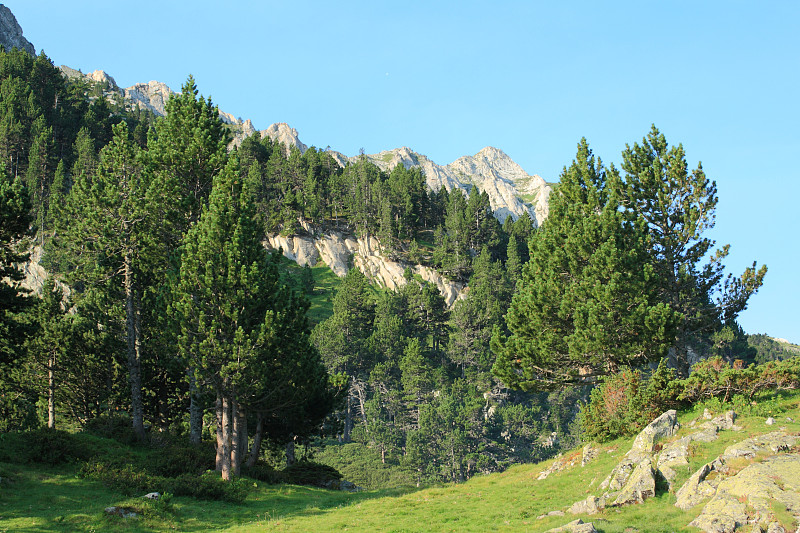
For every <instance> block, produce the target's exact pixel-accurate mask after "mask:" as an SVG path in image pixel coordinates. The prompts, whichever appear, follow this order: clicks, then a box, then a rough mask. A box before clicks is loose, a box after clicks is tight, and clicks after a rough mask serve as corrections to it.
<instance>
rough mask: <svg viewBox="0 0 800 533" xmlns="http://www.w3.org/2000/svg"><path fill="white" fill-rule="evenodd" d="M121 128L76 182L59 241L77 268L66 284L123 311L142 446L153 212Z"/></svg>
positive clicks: (136, 426)
mask: <svg viewBox="0 0 800 533" xmlns="http://www.w3.org/2000/svg"><path fill="white" fill-rule="evenodd" d="M137 153H138V146H136V145H135V144H134V143H133V142H132V141H131V139H130V137H129V135H128V127H127V125H126V124H125V122H121V123H120V124H117V125H116V126H114V137H113V139H112V140H111V143H109V144H108V145H107V146H106V147H105V148H104V149H103V150H102V152H101V154H100V164H99V167H98V169H97V172H96V174H95V175H93V176H92V175H88V174H86V173H83V172H82V173H81V174H80V175H78V176H76V182H75V186H74V187H73V188H72V190H71V192H70V201H69V204H70V209H71V211H70V212H71V214H72V216H73V217H75V218H74V220H73V221H72V223H71V224H70V225H69V226H68V227H67V228H65V234H64V235H63V236H62V239H61V241H62V242H63V244H64V246H65V247H66V248H67V249H69V250H72V251H73V253H72V254H71V256H70V260H71V261H73V262H74V263H75V264H76V266H77V267H78V268H77V269H76V270H75V271H74V272H72V273H71V275H70V276H69V281H71V282H80V283H81V284H84V285H86V286H87V288H89V289H90V290H101V291H107V292H108V293H109V295H110V297H111V298H112V300H116V302H118V303H120V304H121V305H122V307H123V316H124V323H125V332H124V338H125V339H126V354H127V366H128V381H129V385H130V394H131V419H132V422H133V429H134V431H135V433H136V435H137V438H138V439H139V440H140V441H144V440H145V439H146V434H145V430H144V411H143V404H142V374H141V366H142V328H141V313H142V310H141V301H142V294H143V291H144V287H143V283H142V281H143V280H142V273H143V272H144V270H145V264H146V262H147V261H148V257H149V255H150V253H151V250H152V248H153V243H152V241H151V239H152V227H153V224H152V219H151V218H150V217H151V216H152V215H153V212H154V210H153V209H151V208H150V207H151V206H150V205H149V204H148V200H147V189H148V183H147V179H146V174H143V173H142V168H141V164H140V157H139V156H138V155H137Z"/></svg>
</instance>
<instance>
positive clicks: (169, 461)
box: [145, 442, 216, 477]
mask: <svg viewBox="0 0 800 533" xmlns="http://www.w3.org/2000/svg"><path fill="white" fill-rule="evenodd" d="M215 461H216V452H215V451H214V444H213V443H211V442H202V443H200V445H198V446H195V445H187V444H179V443H173V442H167V443H166V444H165V445H164V446H162V447H159V448H158V450H157V453H153V454H150V458H149V459H148V461H147V462H146V463H145V468H146V469H147V472H148V473H150V474H152V475H156V476H165V477H176V476H180V475H183V474H191V475H195V476H196V475H200V474H202V473H203V472H205V471H206V470H213V469H214V463H215Z"/></svg>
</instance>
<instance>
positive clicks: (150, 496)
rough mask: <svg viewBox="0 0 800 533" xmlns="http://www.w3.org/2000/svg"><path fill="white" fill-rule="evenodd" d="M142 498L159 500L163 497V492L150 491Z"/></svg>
mask: <svg viewBox="0 0 800 533" xmlns="http://www.w3.org/2000/svg"><path fill="white" fill-rule="evenodd" d="M142 498H146V499H148V500H158V499H159V498H161V494H160V493H158V492H149V493H147V494H145V495H144V496H142Z"/></svg>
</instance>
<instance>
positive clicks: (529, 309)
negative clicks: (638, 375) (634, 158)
mask: <svg viewBox="0 0 800 533" xmlns="http://www.w3.org/2000/svg"><path fill="white" fill-rule="evenodd" d="M621 192H622V191H621V182H620V180H619V177H618V175H617V173H616V171H615V170H614V169H613V167H612V168H611V169H610V170H608V171H606V169H605V168H604V167H603V165H602V163H601V162H600V161H599V160H597V161H596V160H595V157H594V156H593V154H592V152H591V150H590V149H589V147H588V145H587V143H586V141H585V139H584V140H582V141H581V143H580V144H579V145H578V153H577V156H576V159H575V160H574V161H573V163H572V165H570V167H569V168H568V169H567V168H565V169H564V172H562V174H561V183H560V185H559V188H558V190H557V191H556V193H554V194H553V195H552V196H551V199H550V216H549V217H548V219H547V221H546V222H545V223H544V225H543V226H542V228H541V229H540V230H539V231H538V232H537V233H536V234H535V235H534V237H533V238H532V240H531V259H530V261H529V262H528V263H527V264H526V265H525V267H524V268H523V272H522V278H521V279H520V281H519V282H518V283H517V291H516V293H515V294H514V297H513V300H512V303H511V308H510V309H509V311H508V314H507V315H506V323H507V326H508V329H509V331H510V335H509V336H507V337H506V336H505V335H503V334H501V333H500V331H499V328H498V329H497V330H496V331H495V334H494V335H493V338H492V350H493V351H494V352H495V354H496V355H497V360H496V361H495V365H494V368H493V372H494V374H495V375H496V376H497V377H499V378H500V379H501V380H502V381H503V382H504V383H505V384H506V385H508V386H511V387H517V388H522V389H526V390H527V389H547V388H553V387H558V386H561V385H564V384H569V383H581V382H592V381H594V380H596V379H597V378H598V377H599V376H602V375H605V374H608V373H613V372H615V371H616V369H617V368H619V366H621V365H635V364H640V363H644V362H647V361H651V360H655V359H658V358H659V357H660V356H661V355H663V353H664V352H665V350H666V348H667V347H668V345H669V335H670V334H671V331H672V329H671V328H672V326H673V324H674V318H673V316H672V314H671V312H670V310H669V309H668V308H667V307H666V305H664V304H663V303H659V301H658V294H657V292H656V286H655V283H654V279H653V273H652V268H651V267H650V265H649V264H648V261H647V259H648V257H647V250H646V248H645V244H646V233H645V231H644V229H643V228H642V227H641V226H640V225H639V224H637V223H636V219H635V218H633V217H631V216H629V214H628V213H626V212H624V210H623V209H622V203H621V202H622V197H621Z"/></svg>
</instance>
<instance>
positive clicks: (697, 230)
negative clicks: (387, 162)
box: [0, 50, 779, 483]
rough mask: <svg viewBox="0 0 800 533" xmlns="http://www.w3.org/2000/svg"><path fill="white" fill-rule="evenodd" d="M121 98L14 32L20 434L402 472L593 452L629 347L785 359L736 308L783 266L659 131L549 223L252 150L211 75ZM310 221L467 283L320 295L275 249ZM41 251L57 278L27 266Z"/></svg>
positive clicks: (653, 355) (430, 476)
mask: <svg viewBox="0 0 800 533" xmlns="http://www.w3.org/2000/svg"><path fill="white" fill-rule="evenodd" d="M103 95H104V93H103V87H99V86H92V85H89V84H87V83H86V82H85V81H81V79H79V78H73V79H71V80H67V79H65V78H64V77H63V76H62V74H61V73H60V71H59V70H58V69H56V68H55V67H54V66H53V65H52V63H51V61H50V60H49V59H48V58H47V57H46V56H45V55H44V54H41V55H39V56H38V57H35V58H34V57H31V56H30V55H28V54H26V53H25V52H20V51H17V50H13V51H11V52H0V161H2V169H0V180H2V181H0V201H2V205H3V219H2V232H0V247H2V248H1V249H2V253H3V255H2V257H0V261H1V262H0V266H1V267H2V268H3V277H4V278H7V279H8V280H9V281H10V282H11V284H3V285H2V287H3V292H2V293H1V294H0V297H1V298H2V299H0V312H1V313H2V317H3V323H2V324H3V325H2V329H0V365H2V377H1V378H0V431H4V432H8V431H12V430H22V431H29V430H33V429H36V428H38V427H40V426H45V425H46V426H48V427H50V428H69V429H72V430H78V429H82V428H84V429H85V428H115V429H114V431H118V430H119V431H123V430H124V431H127V432H130V434H131V436H132V438H134V439H135V440H136V441H138V442H140V443H146V442H150V441H152V440H153V439H154V436H156V435H172V436H173V437H175V438H178V439H181V440H182V441H185V442H186V443H187V444H188V443H191V445H194V446H203V445H204V443H205V444H208V443H213V444H214V447H215V450H216V460H215V462H216V467H217V469H218V470H220V471H221V472H222V477H223V478H224V479H231V478H234V477H236V476H237V475H239V474H240V473H241V472H242V468H245V469H247V468H250V469H253V468H257V467H258V466H259V465H261V466H262V467H264V468H267V467H280V466H283V465H285V464H287V463H288V464H291V463H292V462H293V461H294V460H295V459H296V458H299V457H306V458H309V459H310V458H313V457H314V456H315V454H316V455H317V456H321V455H320V454H325V457H333V456H335V455H336V454H335V453H332V452H331V449H336V447H339V446H344V445H349V448H348V449H349V450H353V449H354V448H353V444H355V445H356V448H355V450H356V451H355V452H354V453H355V455H356V456H357V459H358V460H365V458H371V459H372V460H374V461H376V462H377V461H380V464H382V465H387V466H386V468H389V469H394V471H395V472H398V473H399V474H397V475H398V476H400V478H401V479H403V480H404V481H406V482H416V483H421V482H425V481H433V480H447V481H462V480H465V479H467V478H469V477H470V476H473V475H475V474H477V473H481V472H484V473H487V472H493V471H501V470H504V469H505V468H507V467H508V465H510V464H512V463H519V462H531V461H537V460H540V459H544V458H547V457H549V456H552V455H554V454H556V453H558V452H559V451H560V450H562V449H565V448H569V447H572V446H573V445H575V444H576V443H577V442H579V438H580V436H579V432H580V422H579V419H580V417H579V413H580V411H581V406H584V405H585V404H586V402H588V401H589V398H590V396H589V394H590V389H591V388H592V387H594V386H595V385H597V384H598V383H601V382H603V380H605V379H607V377H608V376H613V375H616V374H617V373H619V372H622V371H624V370H625V369H627V368H629V367H634V368H637V369H639V371H642V372H644V374H645V375H647V374H649V373H650V372H651V371H653V370H655V367H656V366H657V364H658V362H659V361H661V360H662V359H669V360H670V362H671V365H672V366H673V367H674V368H675V369H676V370H677V375H678V377H685V376H686V375H687V374H688V370H689V367H690V365H691V364H692V363H695V362H696V361H698V360H699V359H702V358H705V357H708V356H714V355H717V356H721V357H722V358H724V360H725V361H728V362H729V363H732V362H734V361H736V360H740V361H741V363H737V365H739V366H740V367H741V365H745V366H746V364H748V363H751V362H756V361H758V362H762V361H763V360H768V359H769V360H771V359H777V358H779V357H777V356H774V355H769V354H767V355H758V356H757V352H755V351H754V350H753V349H752V348H750V347H749V346H748V343H747V338H746V336H745V333H744V332H743V331H742V330H741V328H740V327H739V326H738V324H737V323H736V316H737V314H738V313H739V312H740V311H741V310H742V309H744V308H745V307H746V304H747V300H748V298H749V297H750V296H751V295H752V294H753V293H754V292H755V291H757V290H758V288H759V287H760V286H761V284H762V282H763V279H764V275H765V272H766V270H765V268H763V267H762V268H760V269H758V268H756V265H755V264H754V265H753V267H752V268H749V269H747V270H746V271H745V272H744V273H743V274H742V275H741V276H739V277H731V276H728V277H727V278H726V277H725V276H724V271H723V268H724V265H723V260H724V258H725V256H726V255H727V250H728V248H727V246H725V247H722V248H721V249H719V250H717V251H714V250H712V246H713V243H712V242H711V241H710V240H709V239H707V238H706V237H704V236H703V231H704V230H706V229H708V228H710V227H711V226H712V225H713V211H714V209H715V206H716V203H717V197H716V186H715V184H714V182H713V181H711V180H709V179H708V178H706V177H705V175H704V174H703V172H702V168H698V169H697V170H695V171H692V172H691V173H690V172H689V171H688V170H687V168H688V167H687V165H686V162H685V158H684V154H683V149H682V147H681V146H680V145H678V146H669V145H668V144H667V142H666V140H665V139H664V136H663V135H661V134H660V132H658V130H657V129H655V127H653V128H652V130H651V131H650V132H649V133H648V135H647V136H646V137H645V138H644V139H643V140H642V141H641V143H634V145H633V146H632V147H629V148H628V149H627V150H626V152H625V153H623V161H624V164H623V166H622V169H621V170H617V169H615V168H614V167H613V166H612V167H609V168H606V167H604V166H603V165H602V163H600V161H599V159H596V158H595V156H594V154H593V153H592V151H591V150H590V149H589V146H588V143H587V142H586V141H585V140H584V141H582V142H581V143H580V144H579V146H578V151H577V154H576V158H575V160H574V161H573V162H572V163H571V165H569V166H568V167H566V168H565V171H564V173H563V174H562V176H561V182H560V185H559V186H558V188H557V190H556V191H555V192H554V193H553V194H552V195H551V204H550V206H551V211H550V218H548V220H547V221H546V222H545V224H544V225H543V226H542V227H541V228H537V227H536V226H535V224H534V222H533V221H532V220H531V219H530V218H529V217H528V216H526V215H523V216H521V217H519V218H518V219H516V220H514V219H513V217H508V218H506V219H505V221H504V223H502V224H501V223H500V222H499V221H498V220H497V219H496V218H495V217H494V216H493V214H492V209H491V206H490V205H489V198H488V196H487V194H486V193H485V192H482V191H480V190H478V189H477V188H473V190H472V191H471V192H470V194H469V195H464V194H462V192H461V191H460V190H453V191H451V192H449V193H448V192H447V190H446V189H445V188H441V189H439V190H430V189H429V188H428V187H427V186H426V180H425V176H424V174H423V173H422V171H421V170H420V169H419V168H410V169H409V168H406V167H405V166H403V165H397V166H395V167H394V168H393V169H391V170H389V171H385V170H381V169H380V168H379V167H378V166H376V165H375V164H374V163H372V162H370V161H369V160H368V159H367V158H366V157H361V158H358V159H357V160H356V161H354V162H352V163H350V164H347V165H346V166H344V167H340V166H339V164H338V163H337V162H336V160H335V159H334V158H333V157H332V156H331V155H330V154H329V153H327V152H326V151H323V150H317V149H316V148H313V147H312V148H309V149H308V150H306V151H305V152H302V153H301V152H300V150H298V149H297V148H293V147H286V146H284V145H282V144H280V143H277V142H273V141H272V140H270V138H269V137H265V138H263V139H261V138H259V137H258V136H251V137H248V138H247V139H245V140H244V141H243V142H242V143H241V144H240V145H239V146H238V147H234V146H233V145H232V144H231V142H230V141H231V139H232V135H231V132H230V130H229V127H228V126H227V125H226V124H224V123H223V122H221V121H220V118H219V111H218V109H216V107H215V106H214V105H213V103H212V102H211V101H210V100H208V99H206V98H204V97H203V96H200V94H199V91H198V88H197V87H196V85H195V83H194V80H193V79H192V78H191V77H189V79H188V80H187V81H186V83H185V84H184V86H183V87H182V90H181V92H180V93H179V94H176V95H174V96H173V97H172V98H170V100H169V101H168V102H167V104H166V116H164V117H155V116H154V115H153V114H151V113H146V112H143V111H142V110H140V109H139V108H138V107H132V106H131V105H130V104H126V103H125V102H111V103H110V102H109V101H108V100H107V99H106V98H105V97H104V96H103ZM305 228H317V229H320V230H323V231H324V230H329V229H336V230H338V231H342V232H347V233H348V234H355V235H359V236H373V237H376V238H377V239H378V240H379V241H380V243H381V247H382V249H383V253H384V254H385V255H386V257H387V258H392V259H398V260H402V261H405V262H406V263H408V264H411V265H413V264H423V265H427V266H430V267H432V268H435V269H436V270H438V271H439V272H440V273H441V274H442V275H444V276H446V277H448V278H449V279H451V280H454V281H458V282H461V283H464V284H466V286H467V290H466V293H465V294H466V295H465V297H464V298H462V299H460V300H458V301H456V302H455V304H454V305H453V306H452V307H448V306H447V305H445V302H444V299H443V298H442V296H441V294H440V293H439V291H438V289H437V288H436V286H435V285H433V284H431V283H429V282H426V281H424V280H423V279H421V278H420V277H416V276H414V275H413V273H412V272H411V270H409V271H408V273H407V283H406V284H405V285H404V286H403V287H401V288H400V289H399V290H397V291H387V290H382V289H379V288H376V287H373V286H370V284H369V282H368V280H367V278H365V276H364V275H363V274H362V273H361V272H360V271H358V270H356V269H352V270H350V272H349V273H348V274H347V275H346V276H345V277H344V278H342V279H341V280H339V281H337V282H336V283H335V285H337V286H336V288H335V290H330V289H328V290H325V289H323V288H322V286H323V283H322V277H323V275H325V274H324V269H323V268H322V267H318V268H315V269H310V268H305V269H303V268H298V267H296V265H290V264H289V263H288V262H287V261H286V260H285V259H284V258H282V257H281V255H280V254H279V253H269V252H267V251H266V250H265V249H264V247H263V245H262V241H264V239H265V237H266V236H267V235H268V234H274V233H281V234H284V235H294V234H298V233H303V232H305V231H306V229H305ZM34 249H35V250H37V252H40V253H41V263H42V265H44V266H45V267H46V269H47V270H48V271H49V272H50V275H51V277H50V280H51V281H49V282H48V283H47V284H46V285H45V287H44V289H43V290H42V291H41V294H40V295H32V294H28V293H27V292H26V291H25V290H23V289H22V288H21V287H19V286H18V285H17V284H15V282H16V281H18V280H19V278H20V277H21V273H20V268H21V267H20V265H21V264H23V263H24V262H25V261H26V260H27V255H28V254H29V252H30V251H31V250H34ZM709 256H710V257H711V260H710V261H708V262H704V260H705V259H704V258H706V257H709ZM326 280H329V278H326ZM310 302H314V303H313V305H314V308H313V309H311V313H309V308H310V306H311V303H310ZM309 317H315V321H312V320H310V319H309ZM662 377H663V375H662ZM674 377H675V376H674V375H673V378H674ZM659 379H660V378H659ZM596 390H597V389H596ZM673 399H674V398H673ZM659 405H660V404H659ZM584 410H585V408H584ZM638 423H639V422H638V421H637V424H638ZM632 427H635V424H634V426H632ZM108 431H111V429H109V430H108ZM297 445H303V448H302V449H299V450H296V449H295V447H296V446H297ZM325 446H328V447H329V450H327V451H324V452H323V448H324V447H325ZM348 453H350V452H348ZM340 457H341V454H340ZM250 472H253V470H250Z"/></svg>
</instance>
